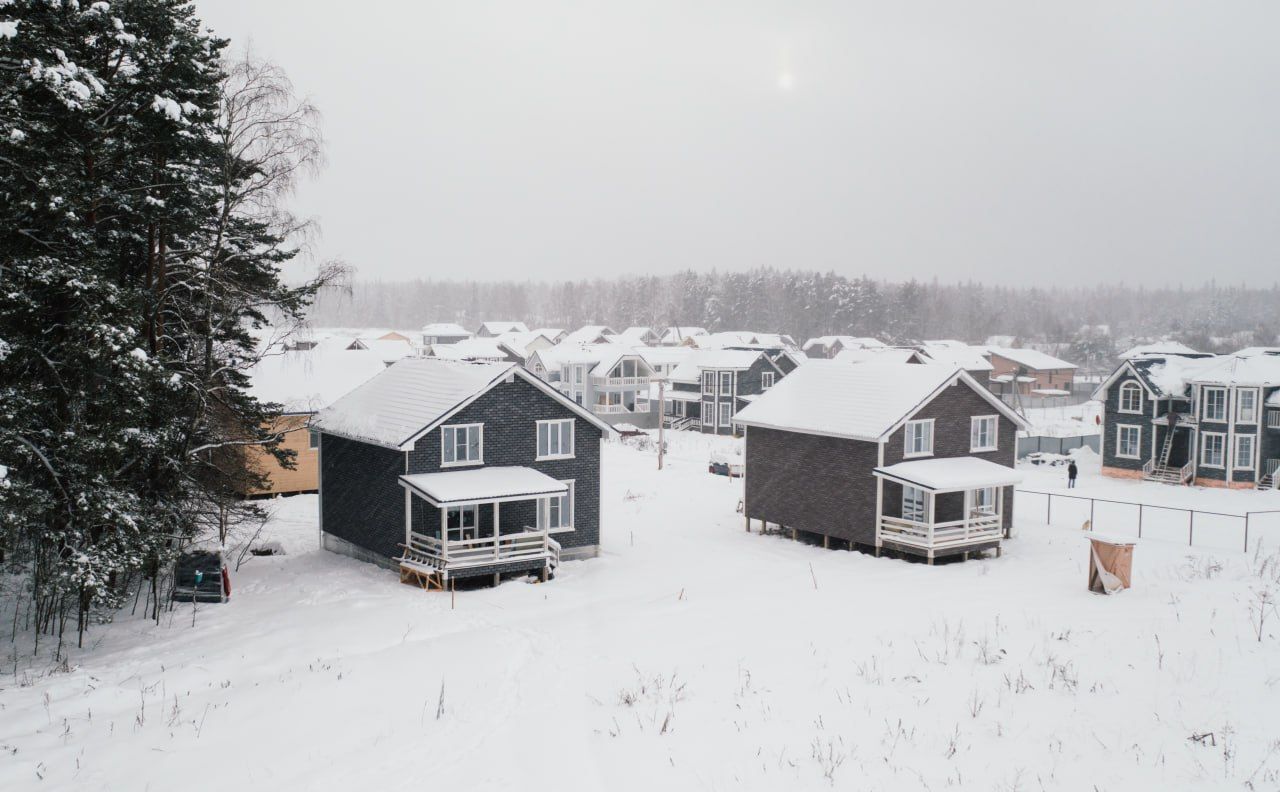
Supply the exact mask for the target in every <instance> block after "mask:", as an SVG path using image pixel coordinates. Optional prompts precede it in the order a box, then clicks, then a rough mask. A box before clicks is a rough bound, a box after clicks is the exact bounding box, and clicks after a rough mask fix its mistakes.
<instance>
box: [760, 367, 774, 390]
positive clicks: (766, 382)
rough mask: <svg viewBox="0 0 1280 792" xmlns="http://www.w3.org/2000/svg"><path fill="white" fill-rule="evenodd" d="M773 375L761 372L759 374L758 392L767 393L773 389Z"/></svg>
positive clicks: (768, 372) (769, 372) (770, 372)
mask: <svg viewBox="0 0 1280 792" xmlns="http://www.w3.org/2000/svg"><path fill="white" fill-rule="evenodd" d="M773 383H774V373H773V372H772V371H765V372H761V374H760V390H762V391H767V390H769V389H770V388H772V387H773Z"/></svg>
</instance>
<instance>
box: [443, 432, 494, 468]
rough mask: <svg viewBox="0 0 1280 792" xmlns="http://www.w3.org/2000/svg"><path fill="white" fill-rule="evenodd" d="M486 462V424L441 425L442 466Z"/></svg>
mask: <svg viewBox="0 0 1280 792" xmlns="http://www.w3.org/2000/svg"><path fill="white" fill-rule="evenodd" d="M482 462H484V424H458V425H456V426H442V427H440V466H441V467H449V466H451V465H479V464H481V463H482Z"/></svg>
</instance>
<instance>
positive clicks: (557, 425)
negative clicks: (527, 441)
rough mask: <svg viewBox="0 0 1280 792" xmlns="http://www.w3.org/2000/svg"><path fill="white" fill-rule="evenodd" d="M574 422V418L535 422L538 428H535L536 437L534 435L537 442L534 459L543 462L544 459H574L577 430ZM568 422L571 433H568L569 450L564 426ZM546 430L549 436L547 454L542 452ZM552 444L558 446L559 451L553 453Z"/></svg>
mask: <svg viewBox="0 0 1280 792" xmlns="http://www.w3.org/2000/svg"><path fill="white" fill-rule="evenodd" d="M574 423H575V421H574V420H573V419H572V418H555V419H548V420H543V421H536V422H535V424H536V426H537V429H536V430H535V437H534V443H535V447H534V460H535V461H538V462H541V461H542V460H544V459H573V456H574V440H575V437H574V435H575V434H576V432H577V427H575V426H574ZM566 424H567V425H568V427H569V433H568V434H569V439H568V451H567V452H566V451H565V437H564V434H565V433H564V429H563V427H564V426H565V425H566ZM553 427H554V429H553ZM544 432H545V433H546V437H547V445H546V448H547V453H545V454H544V453H542V448H543V445H542V437H543V433H544ZM553 439H554V440H555V443H552V440H553ZM552 445H555V446H556V448H557V451H556V453H554V454H553V453H551V446H552Z"/></svg>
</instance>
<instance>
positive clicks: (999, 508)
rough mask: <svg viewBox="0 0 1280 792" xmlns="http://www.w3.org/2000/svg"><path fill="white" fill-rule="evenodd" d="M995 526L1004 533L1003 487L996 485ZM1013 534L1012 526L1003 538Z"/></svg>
mask: <svg viewBox="0 0 1280 792" xmlns="http://www.w3.org/2000/svg"><path fill="white" fill-rule="evenodd" d="M996 526H997V527H998V528H999V529H1000V533H1002V534H1003V533H1004V487H996ZM1012 535H1013V528H1012V527H1010V528H1009V533H1008V534H1006V536H1005V538H1009V537H1010V536H1012Z"/></svg>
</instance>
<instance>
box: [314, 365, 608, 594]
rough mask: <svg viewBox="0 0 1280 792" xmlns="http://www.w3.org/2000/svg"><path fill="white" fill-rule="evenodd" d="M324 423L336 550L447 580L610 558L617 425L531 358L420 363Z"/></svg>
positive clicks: (424, 580) (324, 513) (330, 533)
mask: <svg viewBox="0 0 1280 792" xmlns="http://www.w3.org/2000/svg"><path fill="white" fill-rule="evenodd" d="M312 428H313V429H315V430H316V431H317V432H319V434H320V459H321V463H320V471H321V475H320V530H321V540H322V543H323V546H324V548H325V549H326V550H331V551H333V552H337V553H342V554H344V555H349V556H352V557H354V558H358V559H361V560H365V561H371V562H373V563H376V564H380V565H382V566H389V567H393V568H394V567H396V566H399V568H400V571H401V579H402V580H404V579H407V578H413V579H415V580H417V581H419V582H420V583H421V584H422V585H424V587H440V588H443V587H444V586H445V585H446V584H447V582H448V580H449V579H450V578H462V577H474V576H480V575H486V576H487V575H493V576H494V579H495V582H496V580H497V578H498V576H499V575H501V574H504V573H517V572H519V573H530V572H541V573H543V574H544V575H545V574H547V573H549V572H552V571H554V569H555V567H556V565H557V564H558V563H559V562H560V561H562V560H565V559H569V558H586V557H591V556H594V555H596V554H597V553H598V549H599V545H600V446H601V439H602V437H603V436H604V435H605V434H606V433H607V432H609V431H610V429H609V427H608V426H607V425H606V424H604V423H603V422H602V421H600V420H599V419H598V418H596V417H595V416H593V415H591V414H590V413H589V412H587V411H586V410H584V409H582V408H581V407H579V406H578V405H576V404H574V403H573V402H571V401H569V400H568V399H566V398H564V396H563V395H561V394H560V393H558V392H557V391H556V390H555V389H554V388H552V387H550V386H549V385H547V384H546V383H544V382H542V381H541V380H539V379H538V378H537V377H534V376H533V375H532V374H530V373H529V372H527V371H525V370H524V369H523V368H521V367H520V366H516V365H513V364H493V363H488V364H478V363H459V362H455V361H446V360H433V359H430V358H408V359H405V360H402V361H400V362H398V363H396V364H395V365H393V366H391V367H390V368H388V369H386V370H385V371H383V372H382V373H381V374H379V375H378V376H376V377H374V378H373V379H372V380H370V381H369V382H367V383H365V384H364V385H362V386H360V387H359V388H357V389H356V390H354V391H352V392H351V393H349V394H347V395H346V396H344V397H343V398H341V399H339V400H338V401H336V402H335V403H334V404H332V405H330V406H329V407H328V408H327V409H325V410H323V411H321V412H320V413H319V414H318V415H317V416H316V417H315V418H314V419H312Z"/></svg>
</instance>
